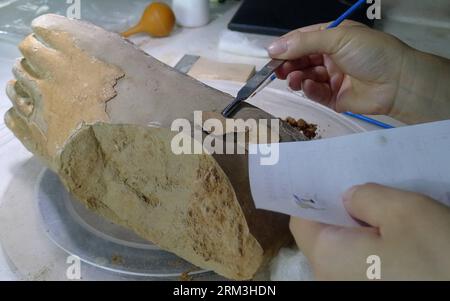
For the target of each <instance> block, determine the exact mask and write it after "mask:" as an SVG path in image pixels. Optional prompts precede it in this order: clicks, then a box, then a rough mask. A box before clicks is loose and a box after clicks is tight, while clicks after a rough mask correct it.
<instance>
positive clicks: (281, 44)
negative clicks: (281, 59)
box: [267, 38, 288, 56]
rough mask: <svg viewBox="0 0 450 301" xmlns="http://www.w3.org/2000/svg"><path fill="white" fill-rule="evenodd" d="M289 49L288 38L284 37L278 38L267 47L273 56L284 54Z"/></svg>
mask: <svg viewBox="0 0 450 301" xmlns="http://www.w3.org/2000/svg"><path fill="white" fill-rule="evenodd" d="M287 50H288V43H287V39H284V38H281V39H278V40H276V41H275V42H273V43H272V44H271V45H270V46H269V48H267V51H268V52H269V54H270V55H271V56H274V55H280V54H283V53H285V52H286V51H287Z"/></svg>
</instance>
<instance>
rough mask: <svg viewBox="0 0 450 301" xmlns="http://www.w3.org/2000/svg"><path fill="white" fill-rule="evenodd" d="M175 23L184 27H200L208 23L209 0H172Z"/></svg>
mask: <svg viewBox="0 0 450 301" xmlns="http://www.w3.org/2000/svg"><path fill="white" fill-rule="evenodd" d="M172 9H173V11H174V12H175V16H176V17H177V23H178V24H179V25H181V26H184V27H201V26H204V25H206V24H208V23H209V21H210V13H209V0H172Z"/></svg>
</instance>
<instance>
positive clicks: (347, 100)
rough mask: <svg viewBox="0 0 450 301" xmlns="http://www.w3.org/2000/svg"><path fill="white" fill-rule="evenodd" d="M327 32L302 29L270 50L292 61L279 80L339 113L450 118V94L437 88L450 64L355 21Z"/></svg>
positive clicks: (405, 118)
mask: <svg viewBox="0 0 450 301" xmlns="http://www.w3.org/2000/svg"><path fill="white" fill-rule="evenodd" d="M326 27H327V24H318V25H313V26H309V27H305V28H301V29H298V30H296V31H293V32H291V33H289V34H287V35H286V36H284V37H282V38H280V39H279V40H277V41H276V42H274V44H272V45H271V46H270V47H269V49H268V50H269V53H270V55H271V56H272V57H273V58H277V59H283V60H287V62H286V63H285V64H284V65H283V66H282V67H280V68H279V70H278V71H277V76H278V77H279V78H280V79H288V81H289V86H290V87H291V88H292V89H293V90H303V92H304V93H305V95H306V96H307V97H309V98H311V99H312V100H314V101H317V102H319V103H321V104H324V105H327V106H329V107H331V108H332V109H334V110H336V111H338V112H345V111H351V112H353V113H358V114H371V115H390V116H392V117H394V118H397V119H399V120H401V121H403V122H406V123H418V122H425V121H433V120H439V119H446V118H450V113H448V112H449V111H450V99H449V97H448V96H450V90H449V88H448V87H446V86H448V85H446V84H445V85H438V84H437V83H439V82H446V81H447V82H448V80H449V79H450V63H449V61H448V60H445V59H442V58H438V57H435V56H432V55H428V54H425V53H421V52H419V51H416V50H414V49H412V48H410V47H409V46H407V45H406V44H404V43H403V42H401V41H400V40H398V39H397V38H395V37H393V36H391V35H388V34H386V33H383V32H380V31H376V30H373V29H371V28H369V27H367V26H365V25H363V24H360V23H356V22H353V21H346V22H344V23H343V24H342V25H341V26H340V27H338V28H334V29H327V30H324V29H325V28H326ZM446 79H447V80H446ZM430 91H436V92H435V94H437V95H438V96H437V95H435V97H434V98H433V96H430V95H431V94H430V93H429V92H430ZM433 102H434V103H436V104H435V105H432V104H433ZM444 112H445V113H444Z"/></svg>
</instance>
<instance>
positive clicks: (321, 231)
mask: <svg viewBox="0 0 450 301" xmlns="http://www.w3.org/2000/svg"><path fill="white" fill-rule="evenodd" d="M344 204H345V207H346V209H347V210H348V212H349V213H350V214H351V215H352V216H353V217H354V218H356V219H358V220H360V221H362V222H364V223H366V224H368V225H370V227H364V228H344V227H336V226H329V225H324V224H319V223H315V222H311V221H306V220H302V219H298V218H292V219H291V231H292V233H293V235H294V237H295V240H296V242H297V244H298V246H299V247H300V249H301V250H302V251H303V252H304V254H305V255H306V257H308V259H309V260H310V263H311V266H312V269H313V271H314V274H315V276H316V278H317V279H319V280H368V278H367V275H366V272H367V269H368V267H369V265H368V264H367V263H366V260H367V258H368V257H369V256H371V255H376V256H379V258H380V259H381V280H449V279H450V257H449V256H448V254H449V252H450V209H449V208H447V207H446V206H444V205H442V204H440V203H438V202H436V201H434V200H432V199H430V198H428V197H425V196H422V195H419V194H415V193H410V192H404V191H399V190H395V189H391V188H387V187H383V186H380V185H376V184H367V185H362V186H357V187H355V188H353V189H351V190H349V192H347V193H346V194H345V197H344Z"/></svg>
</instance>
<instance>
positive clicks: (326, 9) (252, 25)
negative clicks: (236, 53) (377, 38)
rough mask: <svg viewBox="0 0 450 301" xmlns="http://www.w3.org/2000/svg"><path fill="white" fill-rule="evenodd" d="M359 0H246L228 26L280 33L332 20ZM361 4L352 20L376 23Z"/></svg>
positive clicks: (278, 34) (247, 30) (239, 29)
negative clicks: (369, 17) (368, 16)
mask: <svg viewBox="0 0 450 301" xmlns="http://www.w3.org/2000/svg"><path fill="white" fill-rule="evenodd" d="M356 1H357V0H243V3H242V5H241V7H240V8H239V10H238V12H237V13H236V15H235V16H234V17H233V19H232V20H231V22H230V24H229V25H228V28H229V29H231V30H235V31H241V32H249V33H257V34H266V35H274V36H280V35H283V34H286V33H287V32H289V31H292V30H294V29H297V28H300V27H304V26H307V25H312V24H317V23H324V22H330V21H334V20H335V19H337V18H338V17H339V16H340V15H342V14H343V13H344V12H345V11H346V10H347V9H348V8H349V7H350V6H351V5H353V4H354V3H355V2H356ZM367 8H368V5H366V6H365V7H364V6H363V7H361V8H360V9H359V10H358V11H356V12H355V13H354V14H353V15H352V16H351V18H349V19H351V20H355V21H358V22H362V23H364V24H367V25H373V21H371V20H369V19H368V18H367Z"/></svg>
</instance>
